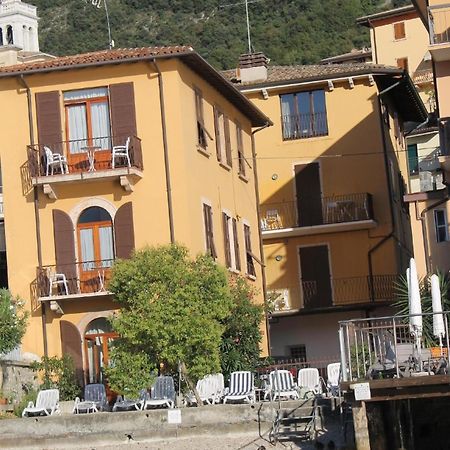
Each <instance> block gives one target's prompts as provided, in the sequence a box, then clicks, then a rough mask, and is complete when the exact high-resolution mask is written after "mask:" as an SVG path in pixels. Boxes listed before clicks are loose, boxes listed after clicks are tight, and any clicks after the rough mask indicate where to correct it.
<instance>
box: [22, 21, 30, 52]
mask: <svg viewBox="0 0 450 450" xmlns="http://www.w3.org/2000/svg"><path fill="white" fill-rule="evenodd" d="M22 48H23V49H24V50H29V46H28V28H27V26H26V25H24V26H23V27H22Z"/></svg>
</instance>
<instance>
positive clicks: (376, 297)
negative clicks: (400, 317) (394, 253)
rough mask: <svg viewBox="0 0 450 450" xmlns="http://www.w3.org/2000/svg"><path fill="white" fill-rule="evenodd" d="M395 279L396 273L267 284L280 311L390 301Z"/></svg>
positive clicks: (269, 294)
mask: <svg viewBox="0 0 450 450" xmlns="http://www.w3.org/2000/svg"><path fill="white" fill-rule="evenodd" d="M398 281H399V276H398V275H374V276H373V277H369V276H365V277H347V278H331V279H326V280H321V281H319V280H307V281H306V280H303V281H300V282H299V285H298V286H289V287H281V286H278V285H275V284H274V285H269V286H268V288H267V293H268V300H269V303H271V306H272V309H273V311H274V312H275V313H282V312H288V311H291V310H306V309H322V308H333V307H339V306H352V305H358V304H365V303H374V302H391V301H393V300H395V298H396V285H397V282H398Z"/></svg>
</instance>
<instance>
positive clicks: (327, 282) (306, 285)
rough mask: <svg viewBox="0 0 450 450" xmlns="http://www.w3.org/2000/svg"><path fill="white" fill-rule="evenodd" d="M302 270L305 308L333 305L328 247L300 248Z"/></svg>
mask: <svg viewBox="0 0 450 450" xmlns="http://www.w3.org/2000/svg"><path fill="white" fill-rule="evenodd" d="M299 257H300V270H301V283H302V288H303V303H304V307H305V308H324V307H328V306H332V305H333V295H332V289H331V279H330V263H329V258H328V246H326V245H316V246H312V247H300V249H299Z"/></svg>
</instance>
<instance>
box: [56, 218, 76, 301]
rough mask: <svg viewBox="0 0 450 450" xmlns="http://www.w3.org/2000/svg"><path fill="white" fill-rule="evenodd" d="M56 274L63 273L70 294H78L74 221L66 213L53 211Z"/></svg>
mask: <svg viewBox="0 0 450 450" xmlns="http://www.w3.org/2000/svg"><path fill="white" fill-rule="evenodd" d="M53 233H54V239H55V258H56V272H57V273H63V274H64V275H65V276H66V278H67V282H68V284H69V293H71V294H75V293H76V292H78V282H77V268H76V256H75V238H74V233H75V231H74V227H73V223H72V219H71V218H70V217H69V215H68V214H66V213H65V212H64V211H60V210H59V209H54V210H53Z"/></svg>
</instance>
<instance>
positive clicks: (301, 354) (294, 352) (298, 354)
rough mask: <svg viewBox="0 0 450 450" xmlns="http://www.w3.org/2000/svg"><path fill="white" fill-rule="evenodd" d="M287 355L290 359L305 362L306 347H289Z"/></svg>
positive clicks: (302, 345)
mask: <svg viewBox="0 0 450 450" xmlns="http://www.w3.org/2000/svg"><path fill="white" fill-rule="evenodd" d="M289 353H290V357H291V358H295V359H300V360H302V361H306V345H304V344H300V345H295V346H293V347H289Z"/></svg>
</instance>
